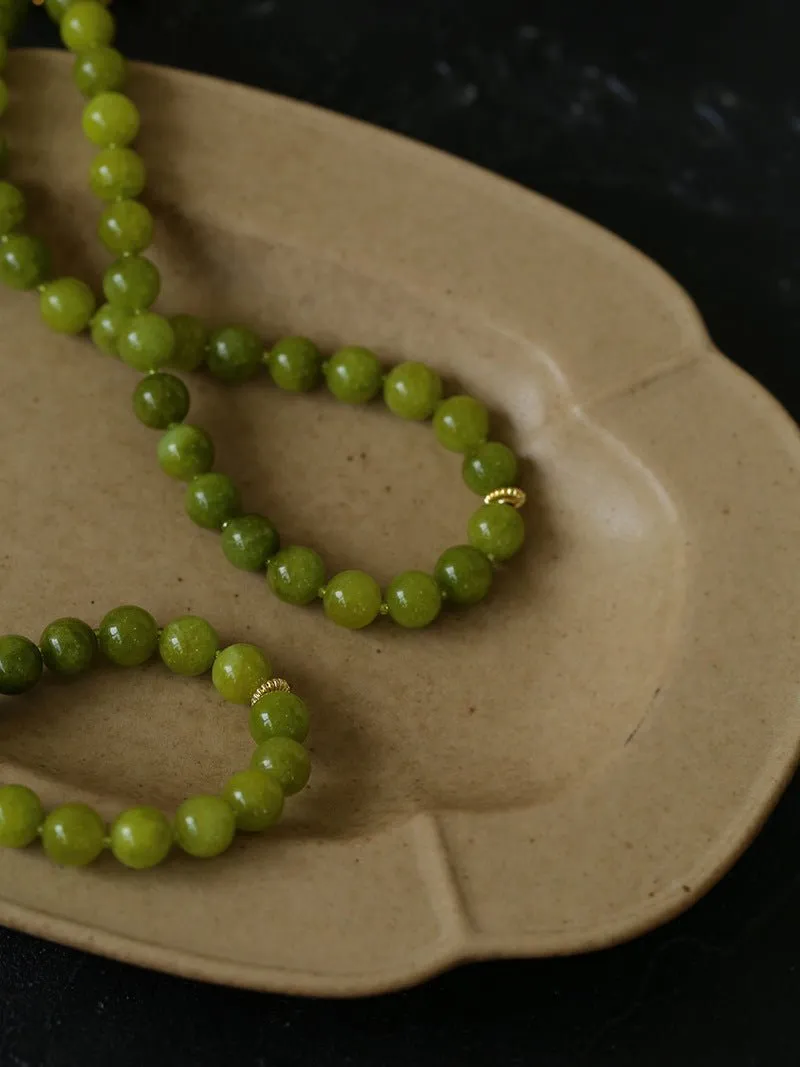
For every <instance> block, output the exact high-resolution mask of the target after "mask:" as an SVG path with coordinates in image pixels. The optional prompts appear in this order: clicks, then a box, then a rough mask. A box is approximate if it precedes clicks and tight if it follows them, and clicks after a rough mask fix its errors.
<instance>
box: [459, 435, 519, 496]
mask: <svg viewBox="0 0 800 1067" xmlns="http://www.w3.org/2000/svg"><path fill="white" fill-rule="evenodd" d="M518 467H519V464H518V463H517V457H516V456H515V455H514V453H513V452H512V451H511V449H510V448H509V447H508V445H503V444H501V443H500V442H499V441H485V442H484V443H483V444H482V445H478V446H477V448H474V449H472V450H471V451H469V452H468V453H467V454H466V456H465V457H464V464H463V466H462V468H461V471H462V474H463V476H464V481H465V482H466V484H467V486H468V487H469V488H470V489H471V490H472V492H473V493H477V494H478V496H487V495H488V494H489V493H493V492H494V490H495V489H505V488H507V487H508V486H513V485H514V484H515V483H516V480H517V469H518Z"/></svg>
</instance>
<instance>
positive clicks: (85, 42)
mask: <svg viewBox="0 0 800 1067" xmlns="http://www.w3.org/2000/svg"><path fill="white" fill-rule="evenodd" d="M115 29H116V27H115V25H114V18H113V16H112V15H111V13H110V12H109V11H107V10H106V8H105V7H104V6H103V4H101V3H97V2H96V0H77V2H76V3H74V4H70V6H69V7H68V8H67V10H66V12H65V13H64V15H63V17H62V19H61V40H62V41H63V42H64V45H65V47H66V48H68V49H69V50H70V52H86V51H87V50H88V49H89V48H102V47H103V46H104V45H108V44H111V42H112V41H113V40H114V31H115Z"/></svg>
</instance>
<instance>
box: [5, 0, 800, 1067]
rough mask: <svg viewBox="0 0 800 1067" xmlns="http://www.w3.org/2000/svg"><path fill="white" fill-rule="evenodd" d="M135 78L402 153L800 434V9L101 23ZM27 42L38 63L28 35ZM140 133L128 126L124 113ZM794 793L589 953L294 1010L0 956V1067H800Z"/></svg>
mask: <svg viewBox="0 0 800 1067" xmlns="http://www.w3.org/2000/svg"><path fill="white" fill-rule="evenodd" d="M116 9H117V12H118V15H119V21H120V27H121V32H120V43H121V46H122V47H123V50H125V51H126V52H127V53H128V54H130V55H133V56H136V57H138V58H146V59H150V60H154V61H158V62H164V63H170V64H173V65H175V66H180V67H187V68H192V69H195V70H201V71H206V72H209V73H214V74H218V75H222V76H224V77H229V78H233V79H238V80H241V81H247V82H251V83H252V84H255V85H261V86H264V87H267V88H269V89H273V90H277V91H279V92H282V93H286V94H289V95H293V96H298V97H302V98H304V99H306V100H310V101H313V102H316V103H319V104H323V105H325V106H327V107H331V108H334V109H337V110H340V111H345V112H349V113H350V114H354V115H357V116H359V117H361V118H365V119H368V120H370V121H372V122H375V123H378V124H381V125H384V126H389V127H391V128H393V129H397V130H401V131H403V132H405V133H408V134H411V135H412V136H415V137H418V138H420V139H422V140H425V141H429V142H431V143H433V144H436V145H438V146H440V147H443V148H445V149H449V150H451V151H453V152H455V153H457V154H459V155H462V156H465V157H468V158H469V159H472V160H474V161H476V162H478V163H481V164H484V165H486V166H488V167H490V168H492V169H494V170H497V171H499V172H501V173H503V174H505V175H508V176H509V177H512V178H515V179H517V180H519V181H521V182H523V183H525V184H528V185H530V186H532V187H534V188H536V189H538V190H539V191H542V192H544V193H547V194H549V195H551V196H553V197H554V198H556V199H558V200H560V201H563V202H564V203H566V204H568V205H570V206H572V207H574V208H576V209H577V210H579V211H581V212H583V213H584V214H586V215H589V216H591V217H592V218H594V219H596V220H598V221H599V222H601V223H603V224H604V225H606V226H608V227H609V228H611V229H613V230H615V231H617V232H618V233H620V234H621V235H623V236H624V237H626V238H628V239H629V240H630V241H631V242H632V243H633V244H635V245H637V246H638V247H640V248H641V249H643V250H644V251H645V252H647V253H649V254H650V255H651V256H653V257H654V258H655V259H657V260H658V261H660V262H661V263H662V264H663V265H664V266H665V267H666V268H667V269H668V270H669V271H670V272H671V273H673V274H674V275H675V276H676V277H677V278H678V279H679V280H680V281H681V282H682V283H683V284H684V286H685V287H686V288H687V289H688V290H689V291H690V293H692V295H693V296H694V298H695V300H696V301H697V303H698V304H699V306H700V308H701V310H702V312H703V314H704V316H705V317H706V320H707V322H708V323H709V325H710V329H711V332H712V334H713V336H714V338H715V340H716V341H717V343H718V344H719V345H720V347H721V348H722V349H723V350H724V351H725V352H727V353H728V354H729V355H730V356H731V357H732V358H734V359H735V360H737V361H738V362H739V363H741V364H742V366H744V367H746V368H747V369H748V370H749V371H750V372H751V373H753V374H754V375H755V376H756V377H757V378H759V379H760V380H761V381H762V382H764V384H766V385H767V386H768V387H769V388H771V389H772V391H773V392H775V393H776V394H777V395H778V397H779V398H780V399H781V400H782V401H783V403H784V404H785V405H786V406H787V407H789V409H790V410H792V412H793V413H794V415H795V416H798V415H799V414H800V389H799V388H798V384H799V380H798V371H797V353H798V346H800V301H799V294H800V278H799V277H798V272H797V267H798V259H800V252H798V231H799V230H800V199H798V198H800V180H799V179H800V76H799V75H798V66H797V55H796V51H797V49H796V42H797V40H798V30H800V17H798V15H797V14H796V13H795V10H794V5H792V4H790V3H788V2H787V3H785V4H784V3H779V2H777V0H768V2H762V3H761V4H758V5H756V4H755V2H753V3H736V2H733V3H728V4H724V5H723V4H718V3H708V2H703V0H694V2H691V3H687V2H685V0H679V2H677V3H672V4H669V5H667V4H664V5H659V4H657V3H656V4H654V5H653V4H630V5H620V4H614V3H611V4H609V3H603V2H600V0H598V2H597V3H594V4H592V3H589V2H585V3H568V2H561V3H559V2H556V0H550V2H544V3H515V2H512V0H490V2H489V0H487V2H482V3H475V4H473V5H472V6H471V7H469V8H465V5H464V4H463V3H460V2H457V0H273V2H263V0H262V2H259V0H142V2H140V3H136V2H135V0H120V2H118V3H117V4H116ZM37 15H38V17H35V18H33V19H31V20H30V21H31V23H33V25H32V26H31V27H30V28H29V30H28V31H27V40H28V42H34V41H35V42H36V43H44V42H45V41H48V42H50V41H54V37H53V35H52V31H51V30H49V29H48V28H47V27H46V26H45V23H46V19H44V17H43V16H42V15H41V14H40V13H37ZM145 121H146V116H145ZM799 832H800V790H799V789H798V787H797V785H796V784H795V785H794V786H793V787H792V788H790V790H789V792H788V794H787V795H786V797H785V798H784V800H783V801H782V802H781V804H780V806H779V808H778V810H777V812H776V814H775V815H774V816H773V818H772V820H771V821H770V823H769V824H768V826H767V828H766V829H765V831H764V832H763V834H762V835H761V837H760V838H759V839H758V841H757V842H756V844H755V845H754V846H753V848H752V849H751V850H750V851H749V852H748V853H747V855H746V856H745V857H744V859H743V860H742V861H741V862H740V863H739V864H738V865H737V866H736V868H735V869H734V871H733V872H732V873H731V874H730V875H729V876H728V877H727V878H726V879H725V880H724V881H723V882H722V884H721V885H719V886H718V887H717V888H716V889H715V890H714V891H713V892H712V893H711V894H710V895H709V896H708V897H707V898H706V899H705V900H704V901H703V902H701V903H700V904H699V905H698V906H697V907H696V908H695V909H694V910H693V911H691V912H690V913H689V914H688V915H686V916H684V917H683V918H681V919H679V920H677V921H676V922H674V923H672V924H671V925H670V926H668V927H666V928H664V929H662V930H660V931H658V932H656V933H654V934H651V935H649V936H648V937H645V938H643V939H641V940H639V941H637V942H635V943H633V944H630V945H627V946H623V947H621V948H618V949H615V950H613V951H609V952H606V953H602V954H598V955H595V956H590V957H585V958H578V959H571V960H558V961H547V962H528V963H498V964H484V965H476V966H472V967H468V968H463V969H462V970H460V971H457V972H455V973H452V974H450V975H447V976H444V977H442V978H440V979H437V980H436V981H433V982H431V983H429V984H428V985H426V986H424V987H422V988H419V989H416V990H413V991H411V992H408V993H403V994H398V995H394V996H390V997H383V998H379V999H375V1000H371V1001H361V1002H352V1003H336V1002H314V1001H304V1000H293V999H288V998H281V997H272V996H262V995H256V994H248V993H241V992H236V991H230V990H220V989H215V988H213V987H204V986H200V985H195V984H193V983H189V982H184V981H179V980H175V979H172V978H167V977H164V976H160V975H154V974H148V973H145V972H140V971H138V970H135V969H133V968H129V967H125V966H122V965H119V964H114V963H109V962H106V961H102V960H98V959H94V958H91V957H88V956H84V955H82V954H80V953H77V952H72V951H69V950H65V949H61V948H58V947H54V946H50V945H47V944H44V943H41V942H39V941H36V940H33V939H31V938H28V937H24V936H21V935H18V934H13V933H9V932H4V931H0V1065H2V1067H40V1065H42V1067H44V1065H48V1067H93V1065H95V1064H98V1065H103V1067H105V1065H112V1064H113V1065H114V1067H127V1065H128V1064H130V1065H137V1067H139V1065H142V1064H147V1063H153V1064H161V1063H170V1064H173V1065H182V1064H191V1065H193V1067H206V1065H212V1064H213V1065H217V1064H225V1065H227V1064H233V1063H235V1064H236V1065H237V1067H282V1065H284V1064H286V1065H289V1064H298V1065H299V1064H302V1065H304V1067H305V1065H312V1064H313V1065H314V1067H328V1065H330V1067H338V1065H344V1064H356V1065H360V1064H366V1065H369V1067H382V1065H387V1067H388V1065H395V1064H397V1065H402V1067H408V1065H411V1067H416V1065H419V1067H428V1065H434V1064H435V1065H436V1067H450V1065H458V1067H462V1065H465V1067H469V1065H471V1064H481V1065H483V1064H489V1065H491V1067H495V1065H498V1067H502V1065H516V1064H519V1065H523V1064H524V1065H525V1067H528V1065H532V1064H543V1065H547V1067H560V1065H562V1064H563V1065H567V1064H569V1065H570V1067H580V1065H591V1067H595V1065H596V1067H604V1065H607V1064H608V1065H611V1064H613V1065H615V1067H629V1065H635V1067H640V1065H641V1067H644V1065H647V1067H677V1065H679V1064H680V1065H681V1067H694V1065H698V1067H699V1065H703V1067H706V1065H708V1064H709V1063H712V1062H713V1063H716V1062H717V1061H719V1062H720V1063H725V1064H726V1065H727V1067H756V1065H758V1067H761V1065H768V1067H782V1065H784V1064H785V1065H792V1067H796V1064H797V1063H798V1062H800V1029H798V1026H797V1014H798V1004H800V971H798V969H797V961H798V958H800V856H798V834H799Z"/></svg>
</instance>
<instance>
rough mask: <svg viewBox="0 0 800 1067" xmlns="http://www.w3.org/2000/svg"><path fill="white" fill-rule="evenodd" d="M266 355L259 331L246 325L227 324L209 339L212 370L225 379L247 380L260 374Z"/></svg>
mask: <svg viewBox="0 0 800 1067" xmlns="http://www.w3.org/2000/svg"><path fill="white" fill-rule="evenodd" d="M263 355H264V345H263V344H262V342H261V338H260V337H259V336H258V334H255V333H253V331H252V330H248V329H247V328H246V327H245V326H226V327H225V328H224V329H223V330H217V331H216V332H214V333H212V334H211V336H210V338H209V339H208V353H207V355H206V363H207V364H208V369H209V370H210V371H211V373H212V374H213V375H214V376H215V377H216V378H219V379H220V380H221V381H223V382H229V383H231V384H236V383H238V382H246V381H248V380H249V379H250V378H252V377H253V375H254V374H255V373H256V371H257V370H258V368H259V367H260V365H261V360H262V357H263Z"/></svg>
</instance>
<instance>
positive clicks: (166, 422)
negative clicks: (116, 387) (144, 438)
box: [133, 373, 189, 430]
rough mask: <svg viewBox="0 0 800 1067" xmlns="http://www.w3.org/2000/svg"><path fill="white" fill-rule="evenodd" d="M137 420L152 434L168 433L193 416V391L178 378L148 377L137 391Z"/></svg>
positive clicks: (164, 375) (134, 392)
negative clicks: (175, 424)
mask: <svg viewBox="0 0 800 1067" xmlns="http://www.w3.org/2000/svg"><path fill="white" fill-rule="evenodd" d="M133 410H134V413H135V415H136V418H137V419H138V420H139V421H140V422H143V423H144V425H145V426H149V427H150V429H151V430H166V429H167V427H168V426H172V424H173V423H176V422H183V420H184V419H185V418H186V416H187V415H188V413H189V390H188V389H187V388H186V386H185V385H184V383H183V382H182V381H181V379H180V378H176V377H175V375H174V374H163V373H162V374H148V375H146V376H145V377H144V378H142V380H141V381H140V382H139V384H138V385H137V386H136V388H135V389H134V391H133Z"/></svg>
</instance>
